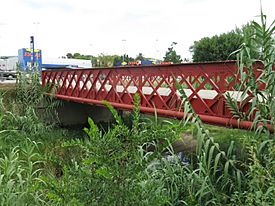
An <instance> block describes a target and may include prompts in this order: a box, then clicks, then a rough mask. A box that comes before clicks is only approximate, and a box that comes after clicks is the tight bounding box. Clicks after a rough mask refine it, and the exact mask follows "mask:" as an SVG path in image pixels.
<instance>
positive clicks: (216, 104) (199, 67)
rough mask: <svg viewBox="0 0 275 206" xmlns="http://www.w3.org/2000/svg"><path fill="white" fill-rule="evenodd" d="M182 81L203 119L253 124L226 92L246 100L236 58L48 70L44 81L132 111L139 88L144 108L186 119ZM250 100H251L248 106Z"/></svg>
mask: <svg viewBox="0 0 275 206" xmlns="http://www.w3.org/2000/svg"><path fill="white" fill-rule="evenodd" d="M260 70H261V69H257V70H256V72H255V73H256V75H259V74H260V73H261V71H260ZM176 82H178V83H179V84H180V85H182V88H184V91H185V94H186V95H187V97H188V100H189V101H190V103H191V105H192V107H193V109H194V110H195V112H196V113H197V114H198V115H199V116H200V118H201V119H202V121H204V122H207V123H212V124H217V125H226V126H233V127H240V128H249V127H250V126H251V122H249V121H242V122H240V123H239V122H238V121H237V120H236V119H234V118H233V115H232V114H231V112H230V110H229V108H228V105H227V101H226V97H225V95H226V94H227V93H229V94H230V95H231V96H232V97H233V98H234V99H235V100H237V101H240V96H241V94H240V92H238V91H237V90H238V85H239V84H240V77H239V75H238V67H237V64H236V62H235V61H226V62H207V63H184V64H171V65H150V66H126V67H111V68H91V69H65V68H64V69H51V70H44V71H42V84H43V85H50V87H51V89H52V91H54V95H55V97H56V98H58V99H63V100H69V101H73V102H79V103H86V104H93V105H103V102H102V100H106V101H108V102H109V103H110V104H111V105H113V106H114V107H115V108H117V109H123V110H131V109H132V108H133V103H134V94H135V93H138V94H139V96H140V111H141V112H143V113H154V112H155V111H156V112H157V114H158V115H162V116H168V117H176V118H182V117H183V115H184V108H183V105H182V103H183V101H182V97H181V94H180V92H179V91H178V90H177V86H176V85H177V83H176ZM250 98H252V97H250ZM249 104H250V103H249V101H247V104H246V105H245V106H244V107H243V108H244V110H246V109H247V108H248V107H249Z"/></svg>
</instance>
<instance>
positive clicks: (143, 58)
mask: <svg viewBox="0 0 275 206" xmlns="http://www.w3.org/2000/svg"><path fill="white" fill-rule="evenodd" d="M145 59H146V58H145V57H144V56H143V54H142V53H139V54H138V55H137V57H136V58H135V60H140V61H143V60H145Z"/></svg>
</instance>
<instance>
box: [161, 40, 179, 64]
mask: <svg viewBox="0 0 275 206" xmlns="http://www.w3.org/2000/svg"><path fill="white" fill-rule="evenodd" d="M176 45H177V42H172V44H171V46H170V47H169V48H168V51H167V52H166V53H165V57H163V60H164V61H166V62H173V63H181V62H182V59H181V56H180V55H178V54H177V52H176V51H175V50H174V46H176Z"/></svg>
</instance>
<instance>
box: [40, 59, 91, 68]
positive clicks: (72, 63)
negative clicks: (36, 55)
mask: <svg viewBox="0 0 275 206" xmlns="http://www.w3.org/2000/svg"><path fill="white" fill-rule="evenodd" d="M62 66H64V67H79V68H92V62H91V60H83V59H67V58H44V57H43V61H42V68H51V67H62Z"/></svg>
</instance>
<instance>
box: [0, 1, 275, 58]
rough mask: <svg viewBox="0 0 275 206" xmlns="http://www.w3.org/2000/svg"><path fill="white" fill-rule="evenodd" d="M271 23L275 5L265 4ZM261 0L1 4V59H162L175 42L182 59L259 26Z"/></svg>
mask: <svg viewBox="0 0 275 206" xmlns="http://www.w3.org/2000/svg"><path fill="white" fill-rule="evenodd" d="M262 4H263V11H264V13H265V14H266V15H267V18H268V20H269V22H271V21H272V20H274V19H275V0H262ZM259 14H260V0H116V1H114V0H0V56H8V55H17V51H18V49H19V48H26V47H29V44H30V43H29V41H30V36H31V35H33V36H34V38H35V48H38V49H42V56H47V57H60V56H65V55H66V54H67V53H69V52H70V53H76V52H78V53H81V54H90V55H99V54H101V53H103V54H110V55H113V54H118V55H121V54H124V53H127V54H129V55H130V56H132V57H135V56H137V54H138V53H142V54H143V55H144V56H145V57H151V58H158V59H161V58H162V57H163V56H164V55H165V52H166V51H167V48H168V47H169V46H170V45H171V43H172V42H177V43H178V44H177V45H176V46H175V50H176V51H177V53H178V54H180V55H181V56H182V58H190V57H191V54H190V52H189V47H190V46H191V45H192V44H193V42H194V41H197V40H199V39H201V38H203V37H211V36H213V35H216V34H221V33H224V32H228V31H231V30H232V29H234V28H236V27H240V26H242V25H244V24H246V23H247V22H249V21H251V20H256V21H257V20H259V18H258V17H257V16H258V15H259Z"/></svg>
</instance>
